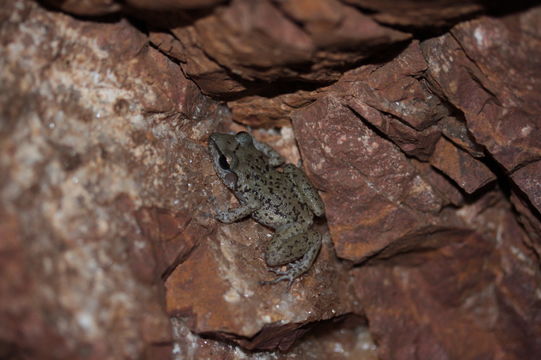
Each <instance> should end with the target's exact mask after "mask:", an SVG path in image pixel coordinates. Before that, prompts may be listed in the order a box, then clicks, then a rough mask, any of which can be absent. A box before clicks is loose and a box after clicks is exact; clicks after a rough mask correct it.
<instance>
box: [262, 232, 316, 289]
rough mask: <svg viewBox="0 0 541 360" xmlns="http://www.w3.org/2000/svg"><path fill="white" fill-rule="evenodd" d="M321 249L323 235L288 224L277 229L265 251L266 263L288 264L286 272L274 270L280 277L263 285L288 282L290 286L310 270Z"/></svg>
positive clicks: (273, 264) (264, 282)
mask: <svg viewBox="0 0 541 360" xmlns="http://www.w3.org/2000/svg"><path fill="white" fill-rule="evenodd" d="M320 248H321V234H320V233H318V232H317V231H315V230H312V229H306V226H302V225H299V224H288V225H286V226H283V227H281V228H278V229H276V232H275V233H274V235H273V237H272V239H271V241H270V242H269V244H268V246H267V250H266V251H265V262H266V263H267V265H268V266H273V267H274V266H281V265H285V264H288V266H287V270H286V271H278V270H272V271H273V272H275V273H276V274H278V275H280V276H279V277H277V278H276V279H274V280H271V281H262V282H261V283H262V284H275V283H277V282H279V281H282V280H288V281H289V284H288V286H291V284H292V283H293V281H294V280H295V279H296V278H298V277H299V276H301V275H302V274H304V273H305V272H306V271H308V270H309V269H310V267H311V266H312V264H313V263H314V261H315V259H316V257H317V254H318V253H319V249H320Z"/></svg>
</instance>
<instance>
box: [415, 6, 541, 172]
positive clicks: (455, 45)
mask: <svg viewBox="0 0 541 360" xmlns="http://www.w3.org/2000/svg"><path fill="white" fill-rule="evenodd" d="M540 14H541V9H539V8H536V9H532V10H530V11H529V12H527V13H523V14H516V15H509V16H507V17H504V18H502V19H495V18H486V17H485V18H481V19H478V20H472V21H468V22H465V23H462V24H460V25H457V26H456V27H455V28H454V29H453V30H452V35H451V34H445V35H442V36H440V37H438V38H434V39H430V40H427V41H424V42H423V43H422V44H421V48H422V49H423V52H424V54H425V57H426V59H427V62H428V63H429V64H430V65H431V66H430V67H429V70H428V75H429V79H430V81H431V82H433V84H434V86H437V87H439V88H441V90H442V91H443V92H444V93H445V96H446V97H447V98H448V99H449V101H450V102H451V103H452V104H453V105H454V106H456V107H457V108H458V109H460V110H461V111H463V112H464V116H465V118H466V122H467V126H468V129H469V131H470V132H471V133H472V135H473V136H474V138H475V140H476V141H477V142H478V143H480V144H481V145H483V146H485V147H486V148H487V150H488V151H489V153H490V154H491V155H492V156H494V158H495V159H496V160H497V161H498V162H499V163H500V164H501V165H502V166H503V167H504V168H505V169H506V170H508V171H512V170H514V169H516V168H517V167H519V166H521V165H522V164H525V163H527V162H531V161H535V160H539V158H540V155H539V154H540V148H541V142H540V141H541V140H540V139H539V137H535V136H529V135H530V134H531V132H532V131H534V129H539V128H540V127H541V124H540V123H539V117H538V116H537V114H539V113H540V111H541V102H540V101H539V94H540V93H541V88H540V85H539V84H541V82H540V81H539V80H540V76H541V75H540V72H539V71H538V69H539V67H540V66H541V65H540V64H539V63H538V61H537V60H536V59H538V58H540V57H539V56H537V55H536V54H538V53H539V51H540V50H539V49H540V48H541V47H540V46H539V45H540V44H539V39H538V36H537V37H536V35H535V34H539V32H540V31H541V30H539V29H538V27H536V26H535V25H534V24H535V23H539V18H540V16H541V15H540Z"/></svg>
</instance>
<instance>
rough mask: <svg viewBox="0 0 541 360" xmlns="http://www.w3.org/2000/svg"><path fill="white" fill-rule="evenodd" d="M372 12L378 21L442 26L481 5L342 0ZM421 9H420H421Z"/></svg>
mask: <svg viewBox="0 0 541 360" xmlns="http://www.w3.org/2000/svg"><path fill="white" fill-rule="evenodd" d="M342 1H344V2H346V3H350V4H351V5H354V6H359V7H360V8H362V9H367V10H369V11H370V12H372V17H374V19H376V20H377V21H378V22H382V23H385V24H392V25H400V26H410V27H415V28H422V27H443V26H448V25H451V24H453V23H455V22H457V21H458V20H460V18H465V17H467V16H471V15H472V14H474V13H477V12H479V11H480V10H481V9H482V6H483V5H482V4H480V3H478V2H475V1H470V0H461V1H448V0H438V1H425V2H420V1H415V0H407V1H400V2H398V3H397V2H396V1H392V0H384V1H381V0H342ZM421 8H422V9H421Z"/></svg>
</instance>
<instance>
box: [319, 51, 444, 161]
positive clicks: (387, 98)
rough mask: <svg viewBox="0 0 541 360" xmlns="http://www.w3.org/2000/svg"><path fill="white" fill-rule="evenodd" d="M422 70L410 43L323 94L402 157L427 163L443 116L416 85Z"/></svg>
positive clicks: (420, 85) (423, 87)
mask: <svg viewBox="0 0 541 360" xmlns="http://www.w3.org/2000/svg"><path fill="white" fill-rule="evenodd" d="M426 66H427V65H426V62H425V61H424V59H423V57H422V54H421V52H420V49H419V44H418V43H417V42H413V43H412V44H410V46H408V47H407V48H406V49H405V50H404V51H403V52H402V53H401V54H400V55H399V56H398V58H397V59H395V60H394V61H390V62H388V63H386V64H385V65H382V66H376V65H368V66H362V67H360V68H358V69H356V70H352V71H350V72H348V73H346V74H345V75H344V77H343V78H342V79H341V80H340V81H339V82H338V83H337V84H336V85H334V86H331V87H330V88H329V89H332V90H334V91H337V92H338V93H339V94H341V95H342V96H343V97H344V101H345V103H347V105H348V106H349V107H351V108H352V109H353V110H355V112H356V113H358V114H359V115H360V116H361V117H362V118H364V119H366V120H367V121H369V122H370V123H371V124H372V125H374V126H375V127H376V128H377V129H378V130H379V131H381V132H382V133H384V134H385V136H386V137H388V138H389V139H390V140H392V141H393V142H394V143H395V144H397V145H398V146H399V147H400V148H401V149H402V151H404V152H405V153H406V154H408V155H411V156H415V157H417V158H419V159H421V160H427V159H428V158H429V157H430V155H431V154H432V151H433V150H434V146H435V144H436V142H437V140H438V138H439V136H440V132H441V130H440V129H439V127H437V126H433V125H435V124H436V123H437V122H438V120H440V119H441V118H442V117H443V116H445V115H446V114H447V112H448V110H447V109H446V108H445V107H444V106H443V105H442V103H441V101H440V100H439V99H438V98H437V97H436V96H434V94H432V93H431V92H430V91H429V90H428V88H427V86H426V84H425V83H424V82H422V81H420V80H417V79H416V77H419V76H420V75H421V74H422V73H423V72H424V71H425V70H426ZM332 90H331V91H332Z"/></svg>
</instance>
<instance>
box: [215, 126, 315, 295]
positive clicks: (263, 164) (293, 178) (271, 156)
mask: <svg viewBox="0 0 541 360" xmlns="http://www.w3.org/2000/svg"><path fill="white" fill-rule="evenodd" d="M209 151H210V154H211V157H212V160H213V163H214V168H215V169H216V173H217V174H218V177H220V179H222V181H223V183H224V184H225V185H226V186H227V187H228V188H229V189H231V190H232V191H233V193H234V194H235V196H236V197H237V199H238V200H239V203H240V206H239V207H237V208H235V209H231V210H227V211H221V210H218V211H217V212H216V218H217V219H218V220H220V221H221V222H224V223H232V222H235V221H237V220H240V219H242V218H244V217H247V216H249V215H250V216H251V217H252V218H254V219H255V220H256V221H257V222H259V223H261V224H263V225H266V226H268V227H270V228H272V229H275V230H276V231H275V233H274V235H273V237H272V239H271V240H270V242H269V244H268V245H267V249H266V251H265V261H266V263H267V265H268V266H271V267H275V266H281V265H285V264H288V268H287V270H286V271H279V270H277V269H271V271H273V272H275V273H276V274H278V275H280V276H279V277H277V278H276V279H275V280H272V281H265V282H262V283H265V284H272V283H277V282H279V281H281V280H289V285H291V283H292V282H293V280H295V279H296V278H297V277H299V276H300V275H302V274H303V273H305V272H306V271H308V269H310V267H311V266H312V264H313V262H314V260H315V259H316V257H317V254H318V252H319V249H320V247H321V234H319V233H318V232H317V231H315V230H313V229H311V227H312V224H313V218H314V215H316V216H322V215H323V214H324V212H325V209H324V206H323V202H322V201H321V198H320V197H319V194H318V193H317V191H316V190H315V189H314V187H313V186H312V185H311V184H310V182H309V181H308V179H307V178H306V175H305V174H304V173H303V172H302V170H301V169H299V168H297V167H296V166H295V165H292V164H286V165H284V166H283V167H282V168H281V171H280V170H278V167H279V166H280V165H282V164H283V163H284V160H283V158H282V157H281V156H280V154H278V153H277V152H276V151H275V150H274V149H272V148H271V147H270V146H269V145H267V144H264V143H261V142H258V141H256V140H254V139H253V138H252V137H251V136H250V134H248V133H246V132H239V133H238V134H236V135H230V134H220V133H214V134H212V135H211V136H210V137H209Z"/></svg>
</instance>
